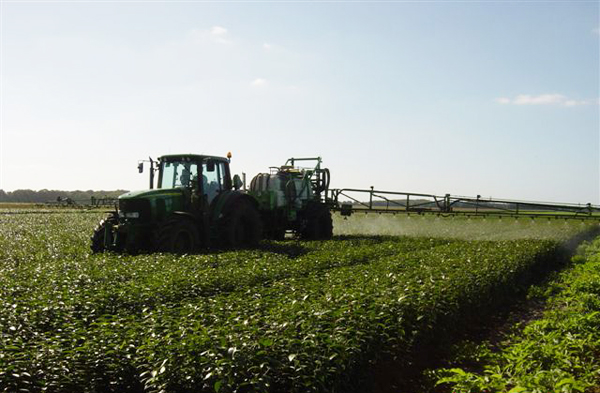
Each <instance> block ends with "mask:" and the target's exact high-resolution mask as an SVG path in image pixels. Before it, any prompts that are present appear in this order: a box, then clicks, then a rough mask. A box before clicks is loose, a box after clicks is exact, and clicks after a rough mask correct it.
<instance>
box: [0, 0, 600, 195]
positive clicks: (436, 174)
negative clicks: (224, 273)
mask: <svg viewBox="0 0 600 393" xmlns="http://www.w3.org/2000/svg"><path fill="white" fill-rule="evenodd" d="M1 18H2V39H1V43H2V59H1V65H2V138H1V141H0V143H1V146H0V150H1V152H2V155H1V161H0V188H2V189H5V190H14V189H19V188H31V189H42V188H48V189H69V190H73V189H116V188H124V189H141V188H145V187H146V184H147V178H146V174H144V175H139V174H138V173H137V171H136V165H137V161H138V159H143V158H146V157H148V156H152V157H156V156H158V155H161V154H167V153H178V152H190V153H207V154H216V155H225V154H226V153H227V152H228V151H232V153H233V160H232V169H233V171H234V172H236V173H241V172H242V171H243V172H246V173H247V174H248V176H249V177H252V176H253V175H254V174H256V173H258V172H264V171H266V170H267V168H268V167H269V166H274V165H279V164H282V163H283V162H284V161H285V159H286V158H288V157H291V156H314V155H320V156H322V157H323V159H324V163H325V165H326V166H328V167H329V168H330V170H331V172H332V186H333V187H355V188H366V187H369V186H371V185H373V186H375V187H376V188H377V189H384V190H398V191H411V192H423V193H439V194H445V193H451V194H453V195H477V194H480V195H482V196H483V197H490V196H492V197H497V198H511V199H527V200H542V201H562V202H582V203H585V202H592V203H600V136H599V134H600V105H599V101H598V100H599V97H600V92H599V90H600V77H599V69H600V66H599V57H600V50H599V45H600V30H599V29H600V6H599V3H598V2H595V1H592V2H573V1H571V2H526V3H523V2H422V3H419V2H399V3H388V2H381V3H377V2H374V3H373V2H369V3H366V2H356V3H344V2H339V3H338V2H320V3H303V2H280V3H277V2H274V3H268V2H250V3H244V2H233V3H220V2H203V3H193V2H166V1H165V2H129V3H127V2H124V3H115V2H101V1H98V2H81V3H77V2H29V3H26V2H6V1H5V2H3V4H2V16H1Z"/></svg>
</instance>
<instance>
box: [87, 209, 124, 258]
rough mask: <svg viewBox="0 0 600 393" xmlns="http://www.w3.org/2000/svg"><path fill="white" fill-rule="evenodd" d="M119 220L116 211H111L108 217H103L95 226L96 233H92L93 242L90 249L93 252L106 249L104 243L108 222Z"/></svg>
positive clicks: (113, 222) (112, 222) (114, 222)
mask: <svg viewBox="0 0 600 393" xmlns="http://www.w3.org/2000/svg"><path fill="white" fill-rule="evenodd" d="M117 221H118V219H117V216H116V214H115V213H110V214H109V215H108V217H106V218H105V219H102V220H101V221H100V223H98V225H96V228H94V233H93V234H92V237H91V240H92V243H91V245H90V249H91V250H92V253H94V254H96V253H99V252H104V251H106V247H105V245H104V232H105V231H106V225H107V223H110V224H116V223H117Z"/></svg>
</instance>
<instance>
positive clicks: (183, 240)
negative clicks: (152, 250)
mask: <svg viewBox="0 0 600 393" xmlns="http://www.w3.org/2000/svg"><path fill="white" fill-rule="evenodd" d="M199 244H200V235H199V232H198V228H196V225H195V224H194V222H193V221H192V219H190V218H188V217H185V216H181V217H173V218H170V219H168V220H167V221H166V222H165V223H164V224H163V225H161V226H160V227H159V228H158V230H157V232H156V249H157V251H160V252H171V253H174V254H190V253H193V252H195V251H197V250H198V246H199Z"/></svg>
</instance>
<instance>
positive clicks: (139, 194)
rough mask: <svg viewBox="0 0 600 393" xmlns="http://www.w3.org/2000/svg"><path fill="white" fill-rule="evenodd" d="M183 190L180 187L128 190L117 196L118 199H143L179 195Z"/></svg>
mask: <svg viewBox="0 0 600 393" xmlns="http://www.w3.org/2000/svg"><path fill="white" fill-rule="evenodd" d="M182 194H183V190H182V189H180V188H157V189H154V190H140V191H130V192H127V193H125V194H123V195H120V196H119V199H144V198H149V199H153V198H161V197H173V196H181V195H182Z"/></svg>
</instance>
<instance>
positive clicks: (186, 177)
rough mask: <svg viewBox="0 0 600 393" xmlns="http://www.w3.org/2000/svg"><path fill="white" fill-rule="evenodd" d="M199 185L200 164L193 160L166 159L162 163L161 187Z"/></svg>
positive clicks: (190, 186)
mask: <svg viewBox="0 0 600 393" xmlns="http://www.w3.org/2000/svg"><path fill="white" fill-rule="evenodd" d="M197 185H198V165H197V164H196V163H195V162H193V161H165V162H162V163H161V182H160V188H176V187H186V188H192V187H197Z"/></svg>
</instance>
